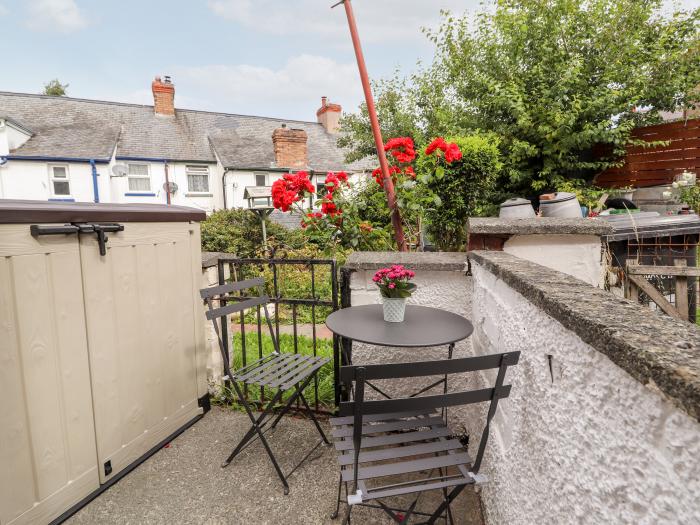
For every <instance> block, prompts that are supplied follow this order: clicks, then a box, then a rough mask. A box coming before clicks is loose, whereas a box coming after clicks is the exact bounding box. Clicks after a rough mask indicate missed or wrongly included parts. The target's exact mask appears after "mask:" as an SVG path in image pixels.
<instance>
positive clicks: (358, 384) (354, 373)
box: [339, 352, 520, 473]
mask: <svg viewBox="0 0 700 525" xmlns="http://www.w3.org/2000/svg"><path fill="white" fill-rule="evenodd" d="M519 359H520V352H506V353H501V354H490V355H485V356H478V357H465V358H460V359H448V360H440V361H421V362H417V363H396V364H378V365H353V366H344V367H342V368H341V369H340V381H341V382H342V383H344V384H345V385H346V388H347V390H346V391H348V392H349V391H351V389H353V390H354V393H355V395H354V399H353V400H352V401H344V402H341V403H340V407H339V416H354V418H353V421H354V432H353V442H354V449H355V461H356V462H357V457H358V455H359V452H360V448H361V447H360V445H361V440H362V420H363V417H364V416H365V415H370V414H388V413H402V412H412V411H416V410H435V409H442V408H447V407H452V406H457V405H468V404H472V403H483V402H489V403H490V406H489V410H488V413H487V416H486V424H485V426H484V430H483V432H482V435H481V441H480V442H479V450H478V452H477V455H476V458H475V460H474V463H473V464H472V471H473V472H474V473H477V472H478V471H479V468H480V467H481V460H482V458H483V456H484V450H485V449H486V442H487V440H488V435H489V425H490V423H491V420H492V419H493V416H494V415H495V414H496V407H497V406H498V400H499V399H504V398H506V397H508V396H509V395H510V389H511V385H505V384H503V381H504V380H505V375H506V369H507V368H508V367H509V366H513V365H515V364H517V363H518V360H519ZM490 369H498V373H497V375H496V381H495V384H494V386H493V387H490V388H481V389H476V390H463V391H458V392H449V393H441V394H437V395H426V396H421V397H404V398H394V399H380V400H365V399H364V390H365V381H371V380H376V379H398V378H407V377H427V376H437V375H447V376H449V375H453V374H459V373H466V372H477V371H481V370H490ZM353 383H354V385H353ZM355 472H356V473H357V466H356V468H355Z"/></svg>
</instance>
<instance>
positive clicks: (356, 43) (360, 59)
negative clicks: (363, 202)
mask: <svg viewBox="0 0 700 525" xmlns="http://www.w3.org/2000/svg"><path fill="white" fill-rule="evenodd" d="M341 3H343V4H344V5H345V14H346V15H347V17H348V25H349V26H350V37H351V38H352V45H353V47H354V48H355V56H356V57H357V67H358V69H359V70H360V80H361V81H362V89H363V90H364V92H365V101H366V103H367V113H369V120H370V122H371V124H372V134H373V135H374V143H375V145H376V147H377V157H379V167H380V168H381V170H382V178H383V179H384V191H385V192H386V200H387V203H388V204H389V209H390V210H391V223H392V225H393V227H394V238H395V239H396V245H397V246H398V248H399V251H401V252H405V251H407V250H408V248H407V246H406V238H405V237H404V234H403V226H402V224H401V214H400V212H399V208H398V206H396V192H395V191H394V181H392V180H391V175H390V174H389V163H388V162H387V160H386V154H385V153H384V141H383V140H382V132H381V130H380V129H379V119H377V110H376V109H375V107H374V98H373V97H372V87H371V86H370V83H369V77H368V76H367V67H366V66H365V57H364V55H363V54H362V45H361V44H360V36H359V35H358V34H357V25H356V24H355V14H354V13H353V10H352V3H351V2H350V0H343V1H342V2H341ZM336 5H338V4H336ZM333 7H335V6H333Z"/></svg>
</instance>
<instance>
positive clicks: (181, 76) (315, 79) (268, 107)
mask: <svg viewBox="0 0 700 525" xmlns="http://www.w3.org/2000/svg"><path fill="white" fill-rule="evenodd" d="M173 77H174V81H175V83H176V86H177V92H181V93H188V94H189V95H190V96H191V97H192V98H190V101H191V102H192V103H195V104H196V102H195V101H196V100H197V99H199V100H202V101H204V100H208V102H206V103H204V104H196V105H197V106H198V107H200V108H202V109H213V110H218V111H232V112H241V113H247V114H257V115H267V116H279V117H283V118H294V119H300V120H314V119H315V115H316V114H315V111H316V109H317V108H318V107H319V105H320V98H321V96H322V95H327V96H328V97H330V99H331V100H332V101H333V102H337V103H340V104H342V105H343V106H344V107H345V108H348V109H350V108H354V107H356V106H357V104H358V103H359V101H360V100H361V98H362V90H361V86H360V83H359V81H358V73H357V66H356V65H355V64H354V63H348V64H341V63H338V62H336V61H334V60H332V59H330V58H327V57H322V56H314V55H299V56H295V57H292V58H290V59H289V60H287V62H286V63H285V64H284V65H283V66H282V67H281V68H279V69H272V68H269V67H264V66H258V65H249V64H238V65H206V66H198V67H181V68H175V69H174V70H173ZM176 105H177V106H178V107H187V106H185V105H184V104H183V100H182V99H181V97H180V96H179V95H176ZM190 107H192V106H190Z"/></svg>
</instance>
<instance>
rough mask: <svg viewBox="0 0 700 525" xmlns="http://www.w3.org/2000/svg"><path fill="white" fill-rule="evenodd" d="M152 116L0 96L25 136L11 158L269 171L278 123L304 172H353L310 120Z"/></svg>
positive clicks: (149, 109)
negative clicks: (302, 138)
mask: <svg viewBox="0 0 700 525" xmlns="http://www.w3.org/2000/svg"><path fill="white" fill-rule="evenodd" d="M175 113H176V114H175V116H164V115H156V114H155V113H154V111H153V106H145V105H139V104H125V103H120V102H104V101H98V100H84V99H76V98H69V97H51V96H45V95H30V94H22V93H8V92H0V115H6V116H7V117H8V118H11V119H12V120H14V121H16V122H18V123H19V124H20V125H22V126H23V127H25V128H27V129H30V130H32V132H33V135H32V137H31V138H30V139H29V140H28V141H27V142H26V143H25V144H23V145H22V146H21V147H19V148H18V149H17V150H15V151H12V152H10V154H11V155H12V156H14V157H71V158H84V159H95V160H108V159H110V158H111V156H112V154H113V152H114V148H115V147H116V148H117V157H135V158H149V159H151V158H152V159H166V160H170V161H197V162H212V163H213V162H216V156H218V157H219V159H220V160H221V163H222V164H223V165H224V167H226V168H233V169H251V168H262V169H270V168H274V167H275V166H274V151H273V147H272V131H273V130H274V129H276V128H279V127H281V125H282V124H283V123H286V124H287V126H288V127H290V128H299V129H303V130H304V131H306V133H307V135H308V143H307V145H308V152H309V168H310V169H312V170H316V171H327V170H341V169H346V170H350V171H357V170H359V169H363V168H362V165H361V164H358V163H353V165H346V164H345V162H344V153H343V151H342V150H341V149H340V148H338V147H337V146H336V139H337V136H335V135H332V134H330V133H327V132H326V130H325V129H324V128H323V126H321V124H318V123H316V122H303V121H290V120H284V119H275V118H268V117H255V116H248V115H235V114H227V113H214V112H207V111H195V110H188V109H176V112H175Z"/></svg>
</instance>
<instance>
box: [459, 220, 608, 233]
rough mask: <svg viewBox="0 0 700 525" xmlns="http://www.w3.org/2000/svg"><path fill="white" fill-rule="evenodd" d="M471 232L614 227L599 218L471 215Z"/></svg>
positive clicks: (589, 230)
mask: <svg viewBox="0 0 700 525" xmlns="http://www.w3.org/2000/svg"><path fill="white" fill-rule="evenodd" d="M467 228H468V230H469V233H470V234H481V235H538V234H550V235H555V234H578V235H601V236H602V235H607V234H610V233H612V231H613V230H612V227H611V226H610V224H608V223H607V222H606V221H602V220H597V219H584V218H581V219H558V218H556V217H536V218H534V219H500V218H498V217H470V218H469V220H468V221H467Z"/></svg>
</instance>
